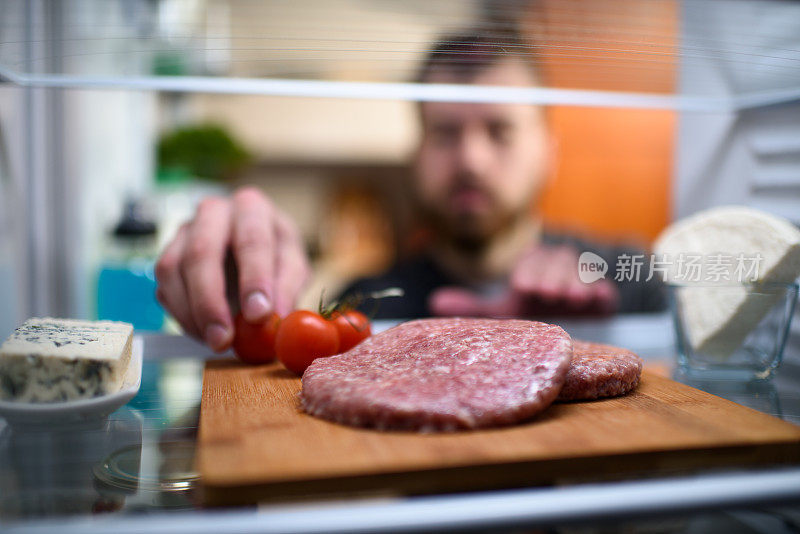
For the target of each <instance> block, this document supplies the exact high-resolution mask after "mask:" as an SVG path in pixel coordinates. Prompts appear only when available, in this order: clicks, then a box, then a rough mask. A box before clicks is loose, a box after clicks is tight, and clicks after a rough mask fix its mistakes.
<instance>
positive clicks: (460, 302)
mask: <svg viewBox="0 0 800 534" xmlns="http://www.w3.org/2000/svg"><path fill="white" fill-rule="evenodd" d="M484 307H485V306H484V302H483V301H482V300H481V299H480V297H478V295H476V294H475V293H473V292H472V291H469V290H467V289H463V288H460V287H442V288H440V289H437V290H436V291H434V292H433V293H431V295H430V297H428V309H429V310H430V312H431V314H432V315H438V316H455V317H480V316H482V315H484V313H483V312H484Z"/></svg>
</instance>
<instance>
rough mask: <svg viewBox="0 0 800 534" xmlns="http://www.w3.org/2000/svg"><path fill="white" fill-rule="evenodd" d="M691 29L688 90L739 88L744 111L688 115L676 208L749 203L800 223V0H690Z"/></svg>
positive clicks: (682, 121) (721, 92)
mask: <svg viewBox="0 0 800 534" xmlns="http://www.w3.org/2000/svg"><path fill="white" fill-rule="evenodd" d="M682 28H683V30H682V34H683V38H682V41H683V46H684V48H686V49H688V50H687V54H689V56H690V57H691V58H692V59H691V61H684V62H682V64H681V76H680V90H681V92H683V93H687V94H692V93H696V92H698V91H704V92H707V93H708V94H709V95H716V96H718V97H719V98H720V99H724V98H729V97H731V96H734V97H737V96H738V97H739V98H741V104H742V105H743V107H744V109H741V110H731V111H723V112H717V113H697V112H682V113H681V114H680V118H679V126H678V128H679V129H678V144H677V151H678V152H677V156H676V176H675V182H674V186H675V203H674V213H675V216H676V217H683V216H686V215H689V214H691V213H694V212H696V211H698V210H701V209H704V208H707V207H709V206H715V205H720V204H745V205H750V206H753V207H755V208H759V209H763V210H765V211H768V212H772V213H775V214H776V215H781V216H783V217H786V218H788V219H789V220H791V221H793V222H794V223H795V224H798V223H800V81H798V71H800V3H797V2H782V1H763V2H745V1H741V0H717V1H714V2H705V3H699V2H690V3H687V5H686V7H685V8H684V10H683V14H682ZM781 92H783V93H784V94H786V95H787V98H785V99H784V101H782V102H780V103H778V104H775V105H770V106H752V107H751V106H750V105H748V104H747V103H748V102H751V101H757V100H758V97H757V96H758V95H759V94H762V95H763V94H769V93H773V94H776V93H781Z"/></svg>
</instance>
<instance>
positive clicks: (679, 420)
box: [196, 359, 800, 505]
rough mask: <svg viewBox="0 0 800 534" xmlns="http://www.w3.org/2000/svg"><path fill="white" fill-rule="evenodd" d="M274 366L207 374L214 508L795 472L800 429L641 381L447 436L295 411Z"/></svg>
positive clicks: (203, 434) (201, 465)
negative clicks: (625, 389) (760, 469)
mask: <svg viewBox="0 0 800 534" xmlns="http://www.w3.org/2000/svg"><path fill="white" fill-rule="evenodd" d="M300 387H301V384H300V380H299V379H298V378H296V377H294V376H293V375H291V374H290V373H289V372H288V371H286V370H285V369H283V368H282V367H281V366H280V365H279V364H271V365H266V366H260V367H250V366H245V365H242V364H239V363H238V362H237V361H235V360H233V359H225V360H213V361H209V362H208V363H207V364H206V368H205V373H204V378H203V396H202V405H201V409H200V430H199V432H200V435H199V439H198V450H197V457H196V462H197V469H198V471H199V473H200V475H201V484H202V488H203V495H204V497H203V498H204V501H205V502H206V503H207V504H210V505H227V504H246V503H254V502H258V501H264V500H274V499H285V498H297V497H301V496H307V495H313V496H316V497H320V496H325V495H342V494H352V493H368V494H370V495H374V494H376V493H378V494H384V493H388V494H410V493H427V492H444V491H459V490H472V489H486V488H499V487H514V486H525V485H534V484H549V483H556V482H564V481H579V480H597V479H603V478H609V477H612V478H619V477H631V476H650V475H653V474H669V473H676V472H685V471H687V470H688V471H693V470H700V469H708V468H713V467H728V466H755V465H769V464H780V463H783V464H785V463H800V426H795V425H792V424H790V423H787V422H785V421H781V420H780V419H777V418H774V417H771V416H768V415H765V414H763V413H761V412H757V411H755V410H752V409H749V408H746V407H744V406H741V405H739V404H736V403H733V402H730V401H727V400H725V399H722V398H720V397H716V396H714V395H710V394H708V393H705V392H702V391H700V390H697V389H694V388H691V387H688V386H685V385H683V384H679V383H677V382H674V381H672V380H669V379H667V378H664V377H661V376H658V375H655V374H649V373H644V375H643V377H642V381H641V384H640V386H639V388H638V390H636V391H635V392H634V393H632V394H630V395H628V396H625V397H620V398H615V399H605V400H600V401H593V402H581V403H566V404H554V405H552V406H551V407H550V408H548V409H547V410H546V411H545V412H543V413H542V414H540V415H539V416H538V417H536V418H534V419H533V420H532V421H530V422H529V423H526V424H522V425H517V426H512V427H507V428H499V429H493V430H482V431H472V432H458V433H452V434H414V433H408V432H380V431H375V430H368V429H357V428H350V427H346V426H342V425H338V424H334V423H329V422H327V421H323V420H320V419H316V418H314V417H311V416H309V415H307V414H305V413H303V412H301V411H300V410H299V407H298V401H297V392H298V391H299V390H300Z"/></svg>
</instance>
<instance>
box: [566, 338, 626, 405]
mask: <svg viewBox="0 0 800 534" xmlns="http://www.w3.org/2000/svg"><path fill="white" fill-rule="evenodd" d="M572 344H573V352H572V364H571V365H570V367H569V371H568V372H567V379H566V381H565V383H564V387H563V388H562V389H561V393H559V395H558V400H561V401H565V400H586V399H598V398H601V397H615V396H617V395H624V394H625V393H628V392H629V391H631V390H633V389H634V388H636V386H637V385H639V377H640V376H641V374H642V359H641V358H640V357H639V356H637V355H636V354H634V353H632V352H631V351H629V350H626V349H621V348H619V347H612V346H610V345H602V344H600V343H590V342H588V341H578V340H574V341H573V343H572Z"/></svg>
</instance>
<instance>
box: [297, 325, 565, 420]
mask: <svg viewBox="0 0 800 534" xmlns="http://www.w3.org/2000/svg"><path fill="white" fill-rule="evenodd" d="M571 355H572V340H571V339H570V337H569V335H567V333H566V332H564V331H563V330H562V329H561V328H559V327H557V326H553V325H549V324H545V323H538V322H533V321H520V320H503V321H501V320H494V319H459V318H448V319H421V320H417V321H411V322H407V323H403V324H400V325H398V326H396V327H394V328H391V329H389V330H386V331H385V332H382V333H380V334H376V335H374V336H372V337H370V338H368V339H367V340H366V341H364V342H363V343H361V344H360V345H358V346H356V347H355V348H353V349H352V350H350V351H349V352H346V353H344V354H339V355H336V356H331V357H328V358H318V359H316V360H314V362H313V363H312V364H311V365H310V366H309V367H308V369H306V372H305V373H304V374H303V389H302V391H301V393H300V401H301V405H302V407H303V409H304V410H305V411H306V412H308V413H310V414H312V415H315V416H317V417H321V418H323V419H328V420H331V421H336V422H339V423H344V424H348V425H355V426H368V427H377V428H379V429H406V430H419V431H423V432H432V431H444V430H455V429H458V428H481V427H489V426H497V425H507V424H511V423H516V422H518V421H522V420H524V419H528V418H529V417H531V416H533V415H535V414H537V413H539V412H540V411H542V410H544V409H545V408H546V407H547V406H549V405H550V403H551V402H553V401H554V400H555V398H556V396H557V395H558V392H559V391H560V390H561V386H562V384H563V383H564V378H565V376H566V374H567V369H568V368H569V363H570V359H571Z"/></svg>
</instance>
